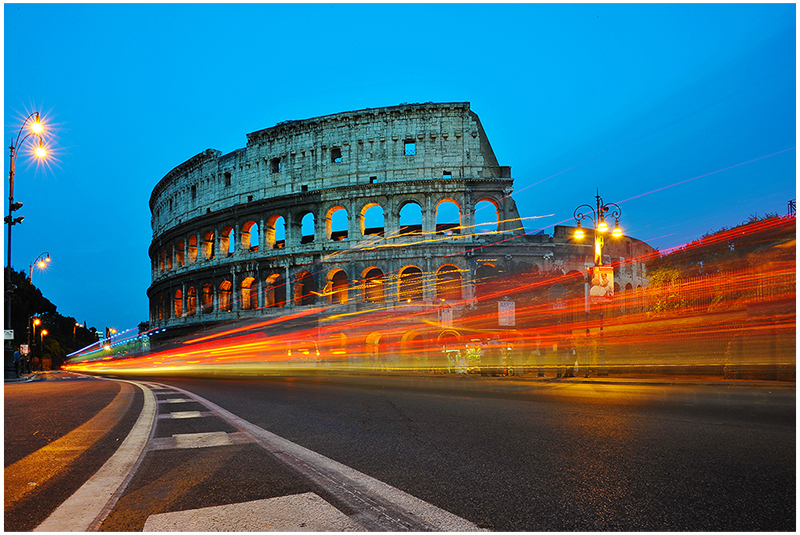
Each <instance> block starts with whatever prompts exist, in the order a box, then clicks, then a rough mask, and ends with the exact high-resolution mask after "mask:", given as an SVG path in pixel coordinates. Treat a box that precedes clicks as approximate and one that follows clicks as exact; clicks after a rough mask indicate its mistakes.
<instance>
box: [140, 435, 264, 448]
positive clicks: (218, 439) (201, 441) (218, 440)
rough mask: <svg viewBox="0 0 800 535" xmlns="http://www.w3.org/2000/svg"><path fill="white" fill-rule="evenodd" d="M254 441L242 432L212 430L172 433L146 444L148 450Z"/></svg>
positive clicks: (227, 444)
mask: <svg viewBox="0 0 800 535" xmlns="http://www.w3.org/2000/svg"><path fill="white" fill-rule="evenodd" d="M250 442H254V440H253V437H251V436H250V435H248V434H247V433H243V432H236V433H226V432H224V431H214V432H211V433H188V434H182V435H172V436H171V437H164V438H154V439H152V440H151V441H150V443H149V444H148V445H147V449H148V451H153V450H172V449H192V448H211V447H215V446H233V445H234V444H247V443H250Z"/></svg>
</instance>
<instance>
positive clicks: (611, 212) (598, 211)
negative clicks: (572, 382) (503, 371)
mask: <svg viewBox="0 0 800 535" xmlns="http://www.w3.org/2000/svg"><path fill="white" fill-rule="evenodd" d="M621 215H622V209H621V208H620V207H619V205H617V204H616V203H608V204H606V203H604V202H603V199H602V198H601V197H600V192H599V190H598V191H597V195H595V206H591V205H588V204H582V205H581V206H578V207H577V208H576V209H575V212H574V214H573V216H574V218H575V221H576V222H577V228H576V229H575V234H574V238H575V239H576V240H582V239H583V238H584V237H585V234H584V232H583V228H582V227H581V221H583V220H588V221H590V222H591V223H592V230H593V231H594V236H593V237H594V268H593V269H592V268H590V270H591V271H593V272H594V273H597V272H598V271H599V270H598V268H600V267H602V265H603V246H604V245H605V242H604V238H603V235H604V234H605V233H606V232H608V231H609V228H608V222H607V221H606V218H607V217H608V218H613V219H614V230H613V231H612V233H611V236H612V237H614V238H618V237H621V236H622V230H621V229H620V228H619V218H620V216H621ZM594 273H592V274H594ZM603 277H605V274H603ZM613 277H614V275H613V271H612V272H611V277H610V279H609V280H610V281H611V282H612V283H613ZM589 280H590V281H591V280H592V278H591V274H590V277H589ZM588 286H589V285H588V284H587V286H586V287H587V288H588ZM611 290H612V292H613V284H612V286H611ZM601 291H602V289H601ZM603 295H604V294H603V293H601V294H599V296H600V297H598V299H597V301H598V302H596V305H597V306H596V309H597V311H598V313H599V314H600V338H599V347H598V362H597V367H598V370H597V375H599V376H606V375H608V370H607V369H606V358H605V354H606V348H605V340H604V334H603V320H604V316H605V305H606V303H604V302H603V301H602V296H603ZM612 295H613V293H612ZM591 301H592V294H591V291H589V292H588V294H587V296H586V303H585V307H586V323H587V325H586V377H588V376H589V325H588V323H589V308H590V306H589V303H590V302H591Z"/></svg>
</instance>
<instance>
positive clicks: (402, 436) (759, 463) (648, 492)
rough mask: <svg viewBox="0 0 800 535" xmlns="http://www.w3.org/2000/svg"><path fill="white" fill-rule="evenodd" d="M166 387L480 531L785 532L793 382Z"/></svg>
mask: <svg viewBox="0 0 800 535" xmlns="http://www.w3.org/2000/svg"><path fill="white" fill-rule="evenodd" d="M161 382H163V383H168V384H173V385H176V386H179V387H181V388H183V389H186V390H189V391H191V392H194V393H196V394H198V395H200V396H203V397H204V398H206V399H208V400H210V401H212V402H214V403H216V404H218V405H220V406H221V407H223V408H225V409H227V410H228V411H230V412H232V413H234V414H236V415H237V416H239V417H241V418H244V419H245V420H247V421H249V422H251V423H253V424H255V425H257V426H259V427H261V428H263V429H265V430H268V431H271V432H272V433H275V434H277V435H279V436H281V437H283V438H285V439H288V440H290V441H293V442H295V443H297V444H300V445H302V446H304V447H306V448H309V449H311V450H313V451H315V452H317V453H320V454H322V455H325V456H327V457H329V458H331V459H334V460H336V461H338V462H340V463H343V464H345V465H347V466H350V467H352V468H354V469H356V470H358V471H360V472H363V473H365V474H368V475H369V476H372V477H374V478H377V479H379V480H381V481H383V482H385V483H388V484H390V485H393V486H395V487H397V488H399V489H401V490H403V491H405V492H408V493H409V494H411V495H413V496H416V497H417V498H420V499H422V500H425V501H427V502H429V503H431V504H433V505H435V506H438V507H440V508H442V509H444V510H446V511H449V512H451V513H454V514H456V515H459V516H461V517H463V518H465V519H467V520H469V521H471V522H474V523H476V524H477V525H478V526H479V527H483V528H487V529H491V530H501V531H519V530H524V531H550V530H554V531H571V530H582V531H584V530H589V531H611V530H624V531H651V530H655V531H671V530H682V531H683V530H688V531H706V530H709V531H714V530H724V531H756V530H778V531H794V530H795V527H796V520H795V519H796V478H795V472H796V457H795V453H796V451H795V450H796V435H795V389H794V386H793V385H791V386H789V387H787V386H783V385H774V386H756V387H753V386H735V385H732V384H731V383H722V382H720V383H718V384H708V385H707V384H693V385H668V384H664V385H658V384H647V385H642V384H637V383H635V382H634V383H630V384H603V383H600V382H599V381H596V382H591V381H589V382H585V383H582V382H578V381H575V382H572V383H570V382H568V381H561V382H557V381H547V382H541V381H540V382H531V381H528V382H525V381H514V380H505V379H501V380H493V379H486V378H483V379H481V378H472V377H463V378H453V377H446V378H445V377H423V378H382V377H366V378H363V377H362V378H347V377H333V378H293V379H287V378H273V379H263V380H216V381H211V380H188V379H175V380H163V381H161ZM223 477H224V476H223Z"/></svg>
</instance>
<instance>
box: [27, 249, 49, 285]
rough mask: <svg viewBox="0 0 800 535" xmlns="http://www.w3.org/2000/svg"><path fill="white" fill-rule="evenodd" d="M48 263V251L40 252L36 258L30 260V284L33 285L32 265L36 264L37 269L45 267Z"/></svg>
mask: <svg viewBox="0 0 800 535" xmlns="http://www.w3.org/2000/svg"><path fill="white" fill-rule="evenodd" d="M49 263H50V253H42V254H40V255H39V256H37V257H36V260H34V261H33V262H31V277H30V282H31V286H33V267H34V266H36V267H38V268H39V269H44V268H46V267H47V264H49Z"/></svg>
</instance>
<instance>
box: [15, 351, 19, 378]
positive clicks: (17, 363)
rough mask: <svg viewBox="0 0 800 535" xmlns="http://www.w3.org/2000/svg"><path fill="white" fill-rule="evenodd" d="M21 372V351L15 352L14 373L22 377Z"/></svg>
mask: <svg viewBox="0 0 800 535" xmlns="http://www.w3.org/2000/svg"><path fill="white" fill-rule="evenodd" d="M19 372H20V369H19V351H14V373H16V374H17V377H19V376H20V373H19Z"/></svg>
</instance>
